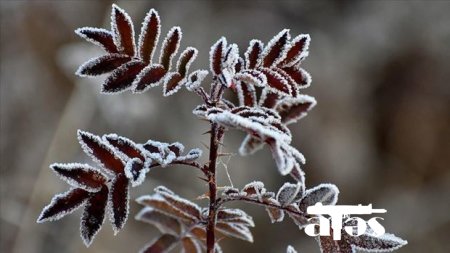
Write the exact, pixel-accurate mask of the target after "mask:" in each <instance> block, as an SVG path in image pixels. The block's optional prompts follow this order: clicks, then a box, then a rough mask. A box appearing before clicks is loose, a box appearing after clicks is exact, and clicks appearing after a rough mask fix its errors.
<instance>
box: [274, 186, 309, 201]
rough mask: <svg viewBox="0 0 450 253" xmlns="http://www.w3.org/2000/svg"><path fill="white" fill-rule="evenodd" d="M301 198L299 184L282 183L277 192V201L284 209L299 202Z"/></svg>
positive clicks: (301, 193)
mask: <svg viewBox="0 0 450 253" xmlns="http://www.w3.org/2000/svg"><path fill="white" fill-rule="evenodd" d="M302 196H303V192H302V185H301V183H296V184H292V183H284V184H283V186H281V188H280V189H279V190H278V193H277V201H278V202H280V205H281V206H283V207H284V206H288V205H290V204H291V203H293V202H296V201H298V200H300V198H301V197H302Z"/></svg>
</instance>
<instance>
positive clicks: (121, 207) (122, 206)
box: [109, 174, 129, 233]
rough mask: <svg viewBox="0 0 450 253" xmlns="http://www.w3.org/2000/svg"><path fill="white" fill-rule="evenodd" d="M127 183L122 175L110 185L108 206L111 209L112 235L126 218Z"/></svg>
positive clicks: (121, 226)
mask: <svg viewBox="0 0 450 253" xmlns="http://www.w3.org/2000/svg"><path fill="white" fill-rule="evenodd" d="M128 183H129V181H128V178H127V177H126V176H125V175H124V174H119V175H117V176H116V177H115V178H114V180H113V182H112V185H111V191H110V194H109V202H110V203H109V206H110V208H111V211H110V212H111V214H112V217H110V218H111V222H112V224H113V229H114V233H118V232H119V230H120V229H122V228H123V226H124V225H125V221H126V220H127V218H128V200H129V195H128V191H129V184H128Z"/></svg>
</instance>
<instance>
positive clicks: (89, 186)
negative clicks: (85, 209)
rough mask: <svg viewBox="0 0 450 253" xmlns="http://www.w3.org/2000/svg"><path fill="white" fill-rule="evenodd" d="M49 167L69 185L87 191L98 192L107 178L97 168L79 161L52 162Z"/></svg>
mask: <svg viewBox="0 0 450 253" xmlns="http://www.w3.org/2000/svg"><path fill="white" fill-rule="evenodd" d="M50 168H51V169H52V170H53V171H54V172H55V173H56V174H57V175H58V176H60V177H61V178H62V179H63V180H65V181H66V182H67V183H69V184H70V185H71V186H73V187H76V188H81V189H83V190H85V191H89V192H98V191H100V189H101V188H102V187H103V185H105V183H106V181H107V180H108V178H107V177H106V176H105V175H104V174H103V173H102V172H101V171H99V170H97V169H95V168H93V167H91V166H89V165H88V164H80V163H66V164H63V163H54V164H52V165H50Z"/></svg>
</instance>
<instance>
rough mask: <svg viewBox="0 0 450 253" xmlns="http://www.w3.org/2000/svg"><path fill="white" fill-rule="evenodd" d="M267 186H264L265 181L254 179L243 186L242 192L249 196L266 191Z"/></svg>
mask: <svg viewBox="0 0 450 253" xmlns="http://www.w3.org/2000/svg"><path fill="white" fill-rule="evenodd" d="M265 191H266V188H264V183H263V182H261V181H253V182H251V183H248V184H246V185H245V186H244V188H242V191H241V192H242V194H245V195H247V196H252V195H260V194H261V193H263V192H265Z"/></svg>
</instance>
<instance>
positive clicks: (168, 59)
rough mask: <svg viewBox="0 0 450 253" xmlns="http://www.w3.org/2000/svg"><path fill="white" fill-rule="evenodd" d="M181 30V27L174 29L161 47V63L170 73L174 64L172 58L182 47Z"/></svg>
mask: <svg viewBox="0 0 450 253" xmlns="http://www.w3.org/2000/svg"><path fill="white" fill-rule="evenodd" d="M180 41H181V29H180V27H178V26H177V27H172V29H170V31H169V32H168V33H167V36H166V38H165V39H164V42H163V44H162V47H161V56H160V58H159V62H160V63H161V65H163V67H164V68H165V69H166V70H167V71H169V70H170V66H171V64H172V58H173V56H174V55H175V54H176V53H177V51H178V48H179V47H180Z"/></svg>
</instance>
